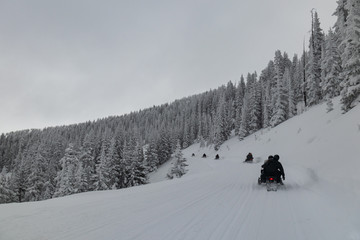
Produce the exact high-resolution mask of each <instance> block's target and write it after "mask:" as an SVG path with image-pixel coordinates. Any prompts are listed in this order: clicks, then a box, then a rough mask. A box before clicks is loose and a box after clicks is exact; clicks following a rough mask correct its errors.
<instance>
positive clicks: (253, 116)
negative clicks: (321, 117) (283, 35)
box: [0, 0, 360, 203]
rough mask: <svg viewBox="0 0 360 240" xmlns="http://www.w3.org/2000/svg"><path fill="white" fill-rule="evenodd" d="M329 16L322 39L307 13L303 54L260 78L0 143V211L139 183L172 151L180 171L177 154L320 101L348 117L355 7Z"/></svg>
mask: <svg viewBox="0 0 360 240" xmlns="http://www.w3.org/2000/svg"><path fill="white" fill-rule="evenodd" d="M335 15H336V16H337V21H336V23H335V26H334V27H333V28H332V29H329V31H328V32H327V33H324V31H323V30H322V29H321V26H320V19H319V17H318V14H317V13H316V11H313V12H312V13H311V17H312V24H311V37H310V41H309V48H308V49H305V47H304V51H303V53H302V54H301V55H300V56H299V55H297V54H295V55H294V56H293V57H292V58H290V57H289V56H288V54H287V53H286V52H281V51H280V50H277V51H276V52H275V55H274V58H273V59H272V60H270V61H269V62H268V64H267V66H266V67H265V68H264V69H263V70H262V71H261V73H260V74H258V73H257V72H254V73H248V74H247V75H246V76H241V77H240V79H239V81H237V82H235V83H233V82H232V81H229V82H228V83H227V84H226V85H223V86H220V87H219V88H217V89H214V90H209V91H207V92H205V93H202V94H197V95H194V96H190V97H187V98H183V99H180V100H176V101H174V102H172V103H170V104H163V105H161V106H153V107H151V108H148V109H144V110H140V111H136V112H132V113H130V114H126V115H123V116H115V117H107V118H104V119H98V120H96V121H92V122H90V121H89V122H86V123H81V124H74V125H69V126H58V127H50V128H45V129H42V130H39V129H31V130H23V131H16V132H11V133H7V134H2V135H1V136H0V169H1V170H2V171H1V173H0V203H8V202H23V201H37V200H44V199H49V198H53V197H59V196H65V195H69V194H73V193H80V192H86V191H97V190H108V189H121V188H126V187H131V186H136V185H141V184H146V183H147V181H148V180H147V176H148V174H149V173H150V172H152V171H155V170H156V169H157V168H158V167H159V166H160V165H161V164H163V163H164V162H166V161H168V160H169V159H170V158H171V156H172V155H174V152H175V155H176V156H175V157H176V158H178V159H180V160H181V161H180V160H179V162H183V158H182V157H181V153H180V152H179V149H183V148H186V147H188V146H190V145H191V144H193V143H195V142H199V143H200V144H201V145H202V146H205V145H206V146H209V145H211V146H213V147H214V148H215V150H218V149H219V148H220V146H221V144H222V143H224V142H225V141H226V140H228V139H229V138H230V136H231V135H232V134H234V135H236V136H237V137H238V138H239V139H240V140H242V139H244V138H245V137H246V136H248V135H250V134H252V133H254V132H256V131H258V130H259V129H262V128H268V127H275V126H277V125H278V124H280V123H282V122H284V121H286V120H287V119H289V118H291V117H293V116H295V115H297V114H300V113H301V112H303V111H304V110H305V109H306V108H307V107H310V106H313V105H316V104H319V103H321V102H324V101H326V102H327V106H328V108H327V111H331V110H332V99H333V98H334V97H336V96H341V104H342V109H343V111H344V113H346V112H347V111H349V110H350V109H351V108H352V107H354V106H355V105H356V104H357V103H358V102H359V95H360V37H359V36H360V21H359V19H360V0H339V1H338V7H337V9H336V11H335ZM179 164H182V163H179ZM174 171H175V170H174ZM181 171H182V170H181ZM175 172H176V171H175ZM175 172H174V174H175ZM181 174H183V172H181ZM181 174H180V175H181ZM175 175H176V174H175Z"/></svg>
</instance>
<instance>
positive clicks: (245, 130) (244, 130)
mask: <svg viewBox="0 0 360 240" xmlns="http://www.w3.org/2000/svg"><path fill="white" fill-rule="evenodd" d="M249 95H250V93H249V92H248V91H247V90H246V91H245V96H244V101H243V106H242V109H241V123H240V130H239V140H243V139H244V138H245V137H246V136H248V135H249V121H250V120H249V118H250V112H249V111H250V105H249V99H250V96H249Z"/></svg>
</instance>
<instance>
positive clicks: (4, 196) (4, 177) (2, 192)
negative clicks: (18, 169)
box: [0, 166, 13, 204]
mask: <svg viewBox="0 0 360 240" xmlns="http://www.w3.org/2000/svg"><path fill="white" fill-rule="evenodd" d="M12 195H13V193H12V191H11V189H10V177H9V175H8V172H7V169H6V167H5V166H4V167H3V168H2V171H1V172H0V204H1V203H8V202H11V200H12V199H11V197H12Z"/></svg>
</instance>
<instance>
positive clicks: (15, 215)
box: [0, 157, 360, 240]
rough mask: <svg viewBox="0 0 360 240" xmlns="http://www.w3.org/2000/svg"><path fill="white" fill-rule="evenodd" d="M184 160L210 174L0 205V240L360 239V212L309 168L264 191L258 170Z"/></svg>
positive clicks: (234, 162) (236, 163)
mask: <svg viewBox="0 0 360 240" xmlns="http://www.w3.org/2000/svg"><path fill="white" fill-rule="evenodd" d="M189 160H190V161H189V162H190V164H191V163H193V164H195V165H196V164H199V165H204V166H206V165H208V170H207V171H205V172H203V173H201V174H191V172H190V173H189V176H187V177H184V178H182V179H175V180H173V181H163V182H159V183H154V184H150V185H147V186H141V187H135V188H130V189H125V190H120V191H105V192H95V193H85V194H78V195H73V196H69V197H65V198H58V199H53V200H50V201H43V202H35V203H25V204H7V205H1V208H0V212H1V216H0V239H2V240H15V239H16V240H19V239H34V240H35V239H36V240H40V239H47V240H57V239H59V240H60V239H62V240H68V239H69V240H70V239H72V240H75V239H84V240H85V239H87V240H91V239H107V240H110V239H121V240H130V239H133V240H135V239H138V240H140V239H144V240H145V239H154V240H155V239H156V240H159V239H163V240H166V239H172V240H180V239H181V240H187V239H188V240H193V239H200V240H202V239H204V240H205V239H206V240H230V239H268V238H269V236H271V238H273V239H299V240H300V239H301V240H304V239H327V240H329V239H334V240H335V239H359V236H360V234H359V229H360V228H359V226H360V225H359V224H360V221H359V215H357V214H358V213H359V211H358V210H359V208H357V209H355V211H354V209H349V208H348V207H349V206H354V204H356V203H354V202H351V201H348V198H347V197H342V196H343V195H341V192H339V191H335V190H336V189H331V186H329V185H326V183H325V182H322V183H321V182H319V181H318V180H317V179H316V177H315V176H314V173H312V172H311V170H309V169H302V168H300V167H298V168H296V167H291V166H285V168H286V169H287V173H288V174H287V175H288V176H289V179H288V180H286V181H285V183H286V185H285V186H284V187H282V188H280V189H279V190H278V191H277V192H267V191H266V189H265V188H264V187H263V186H258V185H257V183H256V178H254V176H256V177H257V176H258V175H259V171H260V166H261V163H255V164H246V163H242V162H241V160H239V159H236V158H223V159H221V160H212V159H209V158H207V159H202V158H196V157H195V158H191V159H189ZM290 176H294V177H290ZM328 187H329V188H328ZM333 190H334V191H333ZM6 206H7V207H6Z"/></svg>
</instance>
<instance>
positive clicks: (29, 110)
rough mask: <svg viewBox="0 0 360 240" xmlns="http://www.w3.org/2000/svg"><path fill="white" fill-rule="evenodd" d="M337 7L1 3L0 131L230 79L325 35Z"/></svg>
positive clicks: (136, 105)
mask: <svg viewBox="0 0 360 240" xmlns="http://www.w3.org/2000/svg"><path fill="white" fill-rule="evenodd" d="M336 6H337V5H336V0H301V1H299V0H255V1H254V0H233V1H229V0H225V1H224V0H223V1H212V0H211V1H205V0H203V1H198V0H177V1H175V0H136V1H134V0H128V1H124V0H116V1H115V0H114V1H108V0H106V1H94V0H61V1H55V0H54V1H52V0H31V1H28V0H0V91H1V92H0V133H6V132H10V131H14V130H21V129H28V128H44V127H48V126H57V125H64V124H71V123H79V122H84V121H88V120H96V119H98V118H103V117H107V116H110V115H122V114H125V113H129V112H131V111H137V110H140V109H144V108H148V107H151V106H153V105H159V104H163V103H166V102H172V101H173V100H175V99H179V98H182V97H186V96H189V95H193V94H197V93H201V92H204V91H207V90H209V89H214V88H217V87H218V86H220V85H222V84H226V83H227V82H228V81H229V80H232V81H233V82H235V81H238V80H239V78H240V76H241V74H244V75H246V74H247V73H248V72H254V71H257V72H258V73H260V72H261V70H263V69H264V68H265V67H266V65H267V63H268V61H269V60H271V59H273V57H274V53H275V50H277V49H280V50H281V51H286V52H287V53H288V54H289V56H290V57H292V56H293V54H294V53H299V54H301V52H302V46H303V40H304V38H305V39H306V45H307V44H308V38H309V30H310V26H311V15H310V11H311V9H312V8H315V9H316V10H317V11H318V14H319V17H320V22H321V27H322V29H323V30H325V31H326V32H327V31H328V29H329V28H330V27H331V26H333V24H334V22H335V20H336V18H335V17H334V16H332V13H333V12H334V11H335V9H336Z"/></svg>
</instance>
